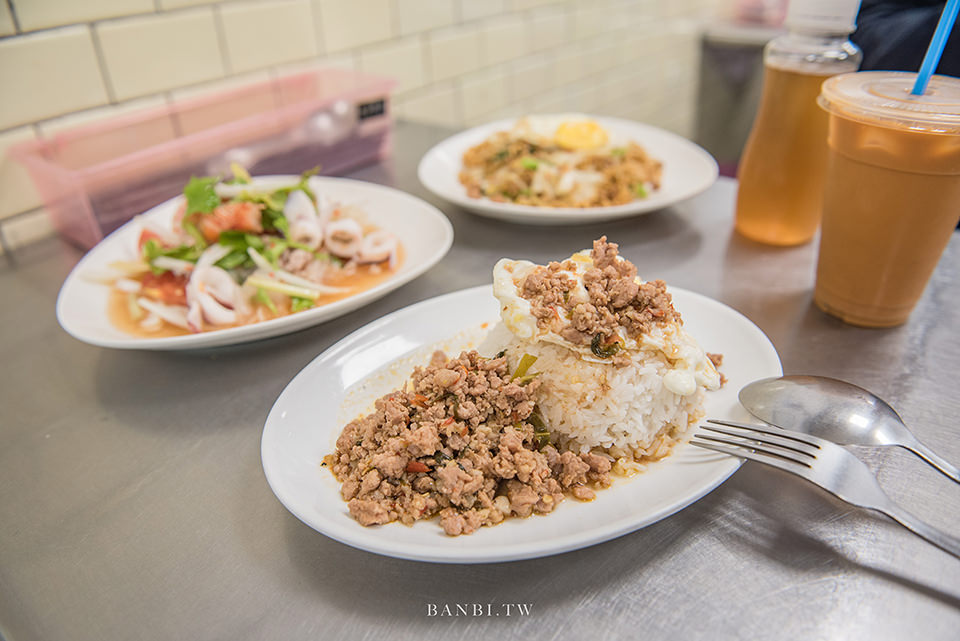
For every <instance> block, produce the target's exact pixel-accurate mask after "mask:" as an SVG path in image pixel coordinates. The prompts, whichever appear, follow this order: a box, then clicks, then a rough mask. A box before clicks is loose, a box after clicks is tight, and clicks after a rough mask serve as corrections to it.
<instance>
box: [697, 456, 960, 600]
mask: <svg viewBox="0 0 960 641" xmlns="http://www.w3.org/2000/svg"><path fill="white" fill-rule="evenodd" d="M771 473H772V474H777V475H784V476H786V473H780V472H778V471H773V470H771ZM790 480H791V482H792V481H795V480H796V479H792V477H791V479H790ZM771 486H775V487H780V488H781V489H782V487H783V486H782V485H779V484H776V483H772V484H768V485H767V489H766V490H765V489H758V490H756V491H755V492H754V491H751V492H750V493H749V494H748V493H745V492H743V491H741V490H739V489H734V490H732V491H731V499H730V500H731V503H734V504H736V505H737V509H735V510H731V511H727V512H726V513H724V514H723V515H722V516H720V517H719V518H718V519H717V520H716V521H715V522H714V524H713V525H714V527H715V528H717V535H718V536H719V537H721V538H722V539H724V540H725V542H726V543H727V544H730V545H736V546H739V547H743V548H746V549H747V550H748V551H749V552H750V553H752V554H759V555H761V556H762V557H764V558H765V559H767V560H769V561H772V562H774V563H776V564H778V565H780V566H783V567H786V568H789V569H791V570H794V571H796V572H798V573H809V572H817V573H819V574H830V575H841V574H850V573H859V574H866V575H869V576H871V577H873V578H876V579H881V580H883V581H888V582H890V583H893V584H896V585H897V586H898V587H901V588H905V589H907V590H910V591H913V592H915V593H917V594H919V595H922V596H924V597H927V598H930V599H934V600H936V601H938V602H940V603H942V604H944V605H946V606H948V607H951V608H954V609H960V596H958V595H954V594H950V593H948V592H945V591H943V590H940V589H938V588H937V587H934V586H932V585H929V584H925V583H921V582H919V581H917V580H915V579H912V578H910V577H908V576H904V575H903V574H900V573H898V571H897V570H896V569H887V568H882V567H879V566H877V565H873V564H869V563H867V562H865V561H862V560H858V559H854V558H851V557H850V556H849V555H848V554H846V553H844V552H843V551H841V550H839V549H837V548H836V547H834V546H832V545H831V544H830V543H828V542H827V541H824V540H822V539H820V538H818V537H817V536H816V535H815V534H811V533H810V532H809V531H806V532H805V531H801V530H800V529H799V528H798V527H795V526H794V525H793V524H791V523H790V520H788V519H785V518H784V516H783V512H784V511H785V510H789V511H790V512H797V513H801V512H803V507H802V506H801V507H799V508H798V506H796V505H783V503H788V504H789V503H791V502H795V501H799V500H802V499H804V498H806V494H807V492H809V495H810V496H809V499H810V500H811V501H813V502H815V503H816V504H818V505H817V509H818V510H820V511H825V510H827V511H832V512H834V515H833V517H832V518H831V517H829V516H828V517H826V518H822V517H823V514H818V515H817V516H820V517H821V518H820V521H826V522H827V525H828V526H829V525H832V524H833V525H835V524H838V523H839V522H840V521H841V520H843V516H845V515H849V516H851V517H854V518H858V519H863V520H865V521H866V522H868V525H867V527H871V526H872V525H873V524H872V523H869V522H870V521H874V520H875V521H876V525H877V526H878V527H880V528H885V527H890V528H899V527H900V526H898V525H896V524H894V523H892V522H890V521H889V520H887V519H885V518H883V517H881V516H877V515H873V514H871V513H869V512H866V511H861V510H856V511H854V512H849V510H851V508H850V506H848V505H847V504H846V503H843V502H841V501H839V500H837V499H834V498H833V497H830V496H827V495H824V494H823V492H821V491H819V490H818V489H816V488H812V487H806V486H805V485H803V484H800V482H799V481H797V486H796V489H798V490H802V492H803V494H804V496H803V497H800V496H798V495H793V496H786V497H785V496H784V495H782V494H781V495H779V498H780V501H777V500H771V499H772V498H773V497H772V496H765V494H771V491H770V489H769V488H770V487H771ZM787 494H789V492H788V493H787ZM784 499H785V500H784ZM831 503H833V507H832V508H831V505H830V504H831ZM843 510H847V511H848V512H847V514H840V515H839V516H838V515H837V512H841V511H843ZM809 516H810V515H808V514H802V517H803V518H808V517H809ZM867 544H868V540H867V538H866V537H864V538H863V540H862V541H860V542H859V545H867ZM923 545H926V543H923ZM943 554H944V560H945V561H947V562H954V561H953V559H951V558H949V555H947V553H946V552H943Z"/></svg>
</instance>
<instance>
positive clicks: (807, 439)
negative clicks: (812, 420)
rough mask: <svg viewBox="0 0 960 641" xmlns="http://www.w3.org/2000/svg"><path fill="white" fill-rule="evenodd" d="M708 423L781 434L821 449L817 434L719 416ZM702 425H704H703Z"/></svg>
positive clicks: (782, 436) (774, 434) (783, 436)
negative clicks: (728, 419) (731, 419)
mask: <svg viewBox="0 0 960 641" xmlns="http://www.w3.org/2000/svg"><path fill="white" fill-rule="evenodd" d="M707 422H708V423H713V424H715V425H726V426H727V427H736V428H739V429H741V430H751V431H753V432H763V433H764V434H770V435H772V436H779V437H780V438H786V439H790V440H791V441H797V442H798V443H803V444H805V445H809V446H810V447H815V448H817V449H820V441H819V439H818V438H817V437H815V436H810V435H809V434H802V433H800V432H791V431H790V430H785V429H781V428H779V427H767V426H765V425H752V424H750V423H737V422H735V421H723V420H720V419H717V418H708V419H707ZM701 427H704V426H702V425H701Z"/></svg>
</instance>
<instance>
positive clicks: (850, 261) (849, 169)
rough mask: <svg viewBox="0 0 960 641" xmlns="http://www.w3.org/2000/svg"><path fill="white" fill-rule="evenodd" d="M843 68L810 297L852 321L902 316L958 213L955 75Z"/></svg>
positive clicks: (830, 93)
mask: <svg viewBox="0 0 960 641" xmlns="http://www.w3.org/2000/svg"><path fill="white" fill-rule="evenodd" d="M915 79H916V74H914V73H904V72H888V71H866V72H858V73H848V74H843V75H840V76H835V77H833V78H830V79H829V80H827V81H826V82H824V83H823V88H822V90H821V93H820V97H819V99H818V101H819V104H820V106H821V107H823V108H824V109H825V110H826V111H827V113H828V114H829V124H828V134H827V144H828V147H829V151H828V157H827V173H826V181H825V185H824V201H823V224H822V231H821V237H820V255H819V259H818V262H817V281H816V286H815V288H814V302H815V303H816V305H817V306H818V307H820V308H821V309H823V310H824V311H825V312H827V313H828V314H831V315H833V316H837V317H838V318H840V319H842V320H844V321H845V322H847V323H850V324H852V325H859V326H864V327H893V326H896V325H900V324H902V323H904V322H906V320H907V318H908V317H909V316H910V312H911V311H912V310H913V308H914V306H915V305H916V303H917V301H918V300H919V299H920V296H921V295H922V294H923V290H924V288H925V287H926V284H927V281H928V280H929V279H930V276H931V274H932V273H933V270H934V268H935V267H936V265H937V261H938V260H939V259H940V255H941V254H942V253H943V250H944V248H945V247H946V246H947V243H948V242H949V240H950V236H951V234H952V232H953V230H954V228H955V227H956V225H957V220H958V218H960V79H957V78H950V77H946V76H934V77H933V78H932V79H931V81H930V84H929V85H928V87H927V90H926V92H925V93H924V95H922V96H911V95H910V89H911V88H912V86H913V83H914V80H915Z"/></svg>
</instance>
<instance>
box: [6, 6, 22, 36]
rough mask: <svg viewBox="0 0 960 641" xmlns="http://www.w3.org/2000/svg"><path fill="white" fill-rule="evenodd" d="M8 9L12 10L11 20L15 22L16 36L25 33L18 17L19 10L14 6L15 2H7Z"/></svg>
mask: <svg viewBox="0 0 960 641" xmlns="http://www.w3.org/2000/svg"><path fill="white" fill-rule="evenodd" d="M7 9H9V10H10V19H11V20H13V31H14V35H18V36H19V35H20V34H21V33H23V27H21V26H20V18H19V17H17V10H16V9H15V8H14V6H13V0H7Z"/></svg>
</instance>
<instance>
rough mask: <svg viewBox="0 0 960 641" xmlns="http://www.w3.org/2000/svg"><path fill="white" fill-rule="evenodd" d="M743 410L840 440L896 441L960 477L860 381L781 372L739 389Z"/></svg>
mask: <svg viewBox="0 0 960 641" xmlns="http://www.w3.org/2000/svg"><path fill="white" fill-rule="evenodd" d="M740 403H742V404H743V406H744V407H745V408H747V411H748V412H750V413H751V414H753V415H754V416H756V417H757V418H759V419H760V420H762V421H766V422H767V423H770V424H772V425H776V426H778V427H782V428H784V429H789V430H796V431H798V432H806V433H807V434H813V435H815V436H819V437H821V438H825V439H828V440H830V441H833V442H834V443H840V444H841V445H897V446H899V447H903V448H905V449H908V450H910V451H911V452H913V453H914V454H916V455H917V456H919V457H920V458H922V459H923V460H925V461H926V462H927V463H929V464H930V465H932V466H933V467H935V468H937V469H938V470H939V471H940V472H942V473H943V474H945V475H946V476H947V477H949V478H950V479H952V480H954V481H956V482H957V483H960V469H957V467H956V466H955V465H952V464H951V463H949V462H948V461H946V460H945V459H944V458H943V457H941V456H939V455H937V454H936V453H934V452H933V450H931V449H930V448H929V447H927V446H926V445H924V444H923V443H921V442H920V441H919V440H918V439H917V437H916V436H914V435H913V432H911V431H910V430H909V429H908V428H907V426H906V425H905V424H904V423H903V419H901V418H900V415H899V414H897V412H896V410H894V409H893V408H892V407H890V406H889V405H888V404H887V403H886V402H885V401H884V400H883V399H881V398H878V397H877V396H874V395H873V394H871V393H870V392H868V391H867V390H865V389H863V388H862V387H857V386H856V385H853V384H851V383H846V382H844V381H839V380H837V379H835V378H826V377H823V376H781V377H779V378H765V379H761V380H759V381H754V382H753V383H750V384H749V385H747V386H746V387H744V388H743V389H742V390H740Z"/></svg>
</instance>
